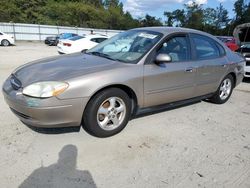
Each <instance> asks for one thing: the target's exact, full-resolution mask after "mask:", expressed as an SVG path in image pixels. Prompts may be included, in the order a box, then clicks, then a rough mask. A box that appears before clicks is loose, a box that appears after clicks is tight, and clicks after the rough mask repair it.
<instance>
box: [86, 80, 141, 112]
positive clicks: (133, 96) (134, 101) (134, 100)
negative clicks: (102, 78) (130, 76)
mask: <svg viewBox="0 0 250 188" xmlns="http://www.w3.org/2000/svg"><path fill="white" fill-rule="evenodd" d="M110 88H118V89H121V90H123V91H124V92H125V93H126V94H127V95H128V96H129V98H130V99H131V102H132V104H131V105H132V110H131V116H133V115H135V113H136V111H137V108H138V97H137V95H136V93H135V91H134V90H133V89H132V88H131V87H129V86H127V85H124V84H112V85H108V86H104V87H103V88H100V89H98V90H97V91H95V92H94V93H93V95H91V97H90V98H89V100H88V102H87V104H86V106H85V108H84V111H85V109H86V107H87V105H88V104H89V101H90V100H91V99H92V98H93V97H94V96H95V95H97V94H98V93H100V92H101V91H103V90H106V89H110Z"/></svg>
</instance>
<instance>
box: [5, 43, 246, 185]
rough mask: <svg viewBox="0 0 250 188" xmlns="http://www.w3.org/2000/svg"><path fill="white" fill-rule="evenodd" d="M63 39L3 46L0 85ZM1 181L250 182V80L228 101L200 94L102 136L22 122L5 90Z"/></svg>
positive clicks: (37, 182) (139, 183)
mask: <svg viewBox="0 0 250 188" xmlns="http://www.w3.org/2000/svg"><path fill="white" fill-rule="evenodd" d="M53 55H57V51H56V47H49V46H45V45H44V44H42V43H34V42H19V43H17V46H12V47H6V48H4V47H0V86H2V83H3V81H4V79H5V78H7V76H8V75H9V74H10V73H11V72H12V71H13V70H14V69H15V68H16V67H17V66H19V65H22V64H24V63H26V62H29V61H32V60H35V59H38V58H42V57H47V56H53ZM0 114H1V115H0V129H1V131H0V156H1V157H0V169H1V170H0V187H4V188H8V187H11V188H12V187H22V188H23V187H60V188H64V187H90V188H92V187H93V188H95V187H98V188H99V187H100V188H101V187H107V188H110V187H112V188H113V187H114V188H117V187H122V188H123V187H125V188H126V187H128V188H131V187H139V188H140V187H143V188H146V187H148V188H152V187H191V188H193V187H227V188H228V187H246V188H249V187H250V80H245V82H243V83H242V84H240V85H239V86H238V87H237V88H236V89H235V90H234V92H233V94H232V97H231V99H230V100H229V101H228V102H227V103H226V104H224V105H215V104H211V103H208V102H198V103H195V104H190V105H187V106H184V107H181V108H176V109H172V110H168V111H165V112H161V113H157V114H153V115H148V116H144V117H140V118H137V119H134V120H132V121H130V122H129V124H128V126H127V127H126V128H125V129H124V130H123V131H122V132H121V133H120V134H118V135H116V136H113V137H110V138H105V139H100V138H95V137H93V136H91V135H89V134H87V133H86V132H85V131H84V130H83V129H80V131H77V130H72V129H59V130H52V131H49V132H48V131H46V132H44V131H43V132H41V130H40V132H38V131H37V130H36V131H35V130H32V129H30V128H28V127H27V126H25V125H24V124H22V123H21V122H20V121H19V120H18V119H17V118H16V117H15V116H14V115H13V114H12V113H11V111H10V110H9V108H8V106H7V105H6V104H5V102H4V99H3V96H2V93H1V94H0Z"/></svg>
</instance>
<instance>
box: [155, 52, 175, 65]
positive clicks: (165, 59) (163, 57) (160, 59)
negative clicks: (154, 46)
mask: <svg viewBox="0 0 250 188" xmlns="http://www.w3.org/2000/svg"><path fill="white" fill-rule="evenodd" d="M171 61H172V58H171V56H170V55H168V54H158V55H157V56H156V58H155V62H156V63H157V64H160V63H169V62H171Z"/></svg>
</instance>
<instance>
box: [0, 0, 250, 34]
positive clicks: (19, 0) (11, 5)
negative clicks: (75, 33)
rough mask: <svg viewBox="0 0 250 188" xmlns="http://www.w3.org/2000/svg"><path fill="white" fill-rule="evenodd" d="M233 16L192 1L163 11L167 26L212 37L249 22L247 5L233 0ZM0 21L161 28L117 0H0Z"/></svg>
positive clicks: (154, 19)
mask: <svg viewBox="0 0 250 188" xmlns="http://www.w3.org/2000/svg"><path fill="white" fill-rule="evenodd" d="M234 12H235V17H234V18H233V19H231V20H230V19H229V18H228V11H227V10H226V9H225V8H224V7H223V5H222V4H219V5H218V7H216V8H210V7H208V8H204V7H203V5H202V4H197V3H195V1H193V2H192V3H189V4H184V7H183V8H182V9H176V10H174V11H166V12H164V16H165V17H166V18H167V20H166V22H165V23H166V25H167V26H176V27H187V28H193V29H199V30H203V31H206V32H209V33H211V34H214V35H230V34H232V31H233V29H234V28H235V26H237V25H239V24H241V23H245V22H250V3H244V0H236V1H235V3H234ZM0 22H16V23H34V24H49V25H65V26H75V27H90V28H103V29H121V30H125V29H130V28H135V27H147V26H161V25H163V23H162V21H161V19H159V18H156V17H154V16H150V15H148V14H146V15H145V17H142V18H137V19H136V18H133V17H132V16H131V14H130V13H129V12H125V11H124V9H123V4H122V2H121V1H119V0H1V6H0Z"/></svg>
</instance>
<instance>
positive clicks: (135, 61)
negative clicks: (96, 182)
mask: <svg viewBox="0 0 250 188" xmlns="http://www.w3.org/2000/svg"><path fill="white" fill-rule="evenodd" d="M244 63H245V60H244V58H242V57H241V56H239V55H238V54H236V53H234V52H232V51H231V50H230V49H228V48H227V47H226V46H225V45H224V44H223V43H222V42H220V41H219V40H218V39H216V38H215V37H213V36H212V35H210V34H207V33H204V32H201V31H197V30H192V29H184V28H168V27H149V28H138V29H133V30H129V31H126V32H123V33H120V34H118V35H116V36H114V37H112V38H110V39H108V40H106V41H104V42H103V43H101V44H99V45H97V46H96V47H94V48H92V49H90V50H88V51H86V52H81V53H76V54H71V55H63V56H56V57H51V58H47V59H42V60H38V61H35V62H31V63H29V64H26V65H23V66H21V67H19V68H17V69H16V70H15V71H14V72H13V73H12V74H11V75H10V76H9V77H8V78H7V80H6V81H5V83H4V85H3V94H4V97H5V100H6V102H7V103H8V105H9V107H10V109H11V110H12V111H13V113H14V114H16V115H17V117H18V118H20V119H21V121H22V122H24V123H25V124H28V125H31V126H39V127H48V128H49V127H66V126H80V125H83V126H84V128H85V129H86V130H88V131H89V132H90V133H91V134H93V135H95V136H98V137H108V136H112V135H114V134H116V133H118V132H120V131H121V130H122V129H123V128H124V127H125V126H126V124H127V123H128V121H129V120H130V118H131V117H133V116H134V115H137V114H139V113H144V112H147V111H148V110H157V109H159V108H160V109H162V108H165V107H168V106H169V105H171V106H173V105H179V104H183V103H186V102H190V101H195V100H201V99H209V100H210V101H212V102H214V103H218V104H222V103H225V102H226V101H227V100H228V99H229V97H230V95H231V93H232V90H233V88H234V87H235V86H237V85H238V84H239V83H240V82H241V81H242V79H243V75H244V69H243V65H244Z"/></svg>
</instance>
